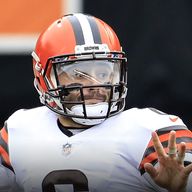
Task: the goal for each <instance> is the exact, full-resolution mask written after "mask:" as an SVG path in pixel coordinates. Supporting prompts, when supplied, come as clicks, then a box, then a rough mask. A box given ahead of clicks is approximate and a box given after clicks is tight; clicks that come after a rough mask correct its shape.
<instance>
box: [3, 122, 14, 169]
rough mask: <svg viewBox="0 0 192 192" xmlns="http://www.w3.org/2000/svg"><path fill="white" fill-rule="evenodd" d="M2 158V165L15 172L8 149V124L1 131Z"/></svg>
mask: <svg viewBox="0 0 192 192" xmlns="http://www.w3.org/2000/svg"><path fill="white" fill-rule="evenodd" d="M0 158H1V163H2V165H4V166H5V167H7V168H9V169H10V170H12V171H13V172H14V170H13V167H12V166H11V162H10V157H9V148H8V129H7V124H6V123H5V125H4V127H3V128H2V129H1V131H0Z"/></svg>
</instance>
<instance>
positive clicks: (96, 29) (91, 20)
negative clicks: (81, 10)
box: [87, 16, 102, 44]
mask: <svg viewBox="0 0 192 192" xmlns="http://www.w3.org/2000/svg"><path fill="white" fill-rule="evenodd" d="M87 19H88V21H89V24H90V27H91V31H92V33H93V39H94V43H95V44H101V43H102V41H101V35H100V32H99V27H98V25H97V23H96V21H95V19H94V17H90V16H87Z"/></svg>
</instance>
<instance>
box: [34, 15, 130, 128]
mask: <svg viewBox="0 0 192 192" xmlns="http://www.w3.org/2000/svg"><path fill="white" fill-rule="evenodd" d="M32 56H33V70H34V76H35V80H34V84H35V87H36V89H37V91H38V93H39V94H40V101H41V102H42V103H43V104H44V105H46V106H47V107H49V108H50V109H51V110H53V111H54V112H56V113H58V114H60V115H64V116H67V117H71V118H72V119H73V120H74V121H75V122H77V123H80V124H84V125H94V124H98V123H101V122H102V121H104V120H105V119H106V118H108V117H110V116H112V115H115V114H117V113H119V112H121V111H122V110H123V109H124V106H125V97H126V92H127V88H126V82H127V66H126V65H127V62H126V61H127V59H126V57H125V54H124V52H122V49H121V46H120V43H119V40H118V37H117V35H116V34H115V32H114V31H113V30H112V28H111V27H110V26H109V25H107V24H106V23H105V22H103V21H102V20H100V19H98V18H96V17H94V16H90V15H86V14H81V13H77V14H69V15H65V16H63V17H61V18H59V19H58V20H56V21H55V22H53V23H52V24H51V25H50V26H49V27H48V28H47V29H46V30H45V31H44V32H42V33H41V34H40V36H39V38H38V40H37V43H36V47H35V50H34V52H33V53H32ZM63 78H64V79H63ZM65 79H66V80H65ZM77 79H78V80H77ZM70 81H71V83H69V82H70ZM85 81H86V83H84V82H85ZM99 89H100V90H102V91H101V92H106V93H107V96H103V97H102V93H98V92H97V94H96V95H97V96H96V98H94V99H95V101H92V102H88V97H87V96H86V93H85V92H88V90H94V91H95V90H99ZM74 92H75V93H76V95H78V96H77V97H70V94H74ZM95 92H96V91H95ZM98 95H99V96H100V97H99V96H98ZM91 96H92V97H94V96H93V94H92V95H91ZM98 97H99V99H98ZM101 98H102V99H101ZM89 99H90V98H89Z"/></svg>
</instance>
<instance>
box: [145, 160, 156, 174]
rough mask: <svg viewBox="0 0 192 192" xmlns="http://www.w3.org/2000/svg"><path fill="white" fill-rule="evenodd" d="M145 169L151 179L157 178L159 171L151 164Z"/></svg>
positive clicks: (146, 164)
mask: <svg viewBox="0 0 192 192" xmlns="http://www.w3.org/2000/svg"><path fill="white" fill-rule="evenodd" d="M144 168H145V171H146V172H147V173H149V175H150V177H151V178H155V177H156V176H157V171H156V169H155V168H154V167H153V165H152V164H151V163H145V164H144Z"/></svg>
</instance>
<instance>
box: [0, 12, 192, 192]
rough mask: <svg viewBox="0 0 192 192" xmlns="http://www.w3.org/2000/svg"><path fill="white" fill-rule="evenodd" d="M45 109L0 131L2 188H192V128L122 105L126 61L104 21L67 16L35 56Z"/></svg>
mask: <svg viewBox="0 0 192 192" xmlns="http://www.w3.org/2000/svg"><path fill="white" fill-rule="evenodd" d="M32 57H33V70H34V77H35V78H34V85H35V87H36V89H37V91H38V93H39V96H40V101H41V103H42V104H43V106H41V107H37V108H33V109H29V110H24V109H21V110H18V111H16V112H15V113H14V114H13V115H11V116H10V117H9V118H8V120H7V121H6V122H5V126H4V128H3V129H2V130H1V133H0V157H1V167H0V178H1V179H0V191H11V190H12V191H16V190H18V191H20V192H21V191H25V192H41V191H42V192H54V191H57V192H63V191H65V192H66V191H73V190H74V191H92V192H107V191H109V192H127V191H129V192H151V191H159V192H160V191H161V192H163V191H169V192H186V191H192V182H190V179H191V176H190V173H191V171H192V165H191V160H192V134H191V131H190V130H188V129H187V127H186V126H185V124H184V123H183V122H182V120H181V119H180V118H179V117H177V116H174V115H169V114H165V113H163V112H161V111H159V110H157V109H154V108H144V109H138V108H132V109H129V110H125V111H124V107H125V98H126V95H127V59H126V56H125V54H124V52H123V51H122V48H121V45H120V43H119V40H118V37H117V35H116V34H115V32H114V31H113V29H112V28H111V27H110V26H109V25H108V24H106V23H105V22H104V21H102V20H100V19H98V18H96V17H94V16H90V15H86V14H80V13H79V14H78V13H77V14H69V15H65V16H63V17H61V18H59V19H58V20H56V21H54V22H53V23H52V24H51V25H50V26H49V27H48V28H47V29H45V31H44V32H42V33H41V35H40V37H39V38H38V40H37V43H36V47H35V50H34V52H33V53H32Z"/></svg>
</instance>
